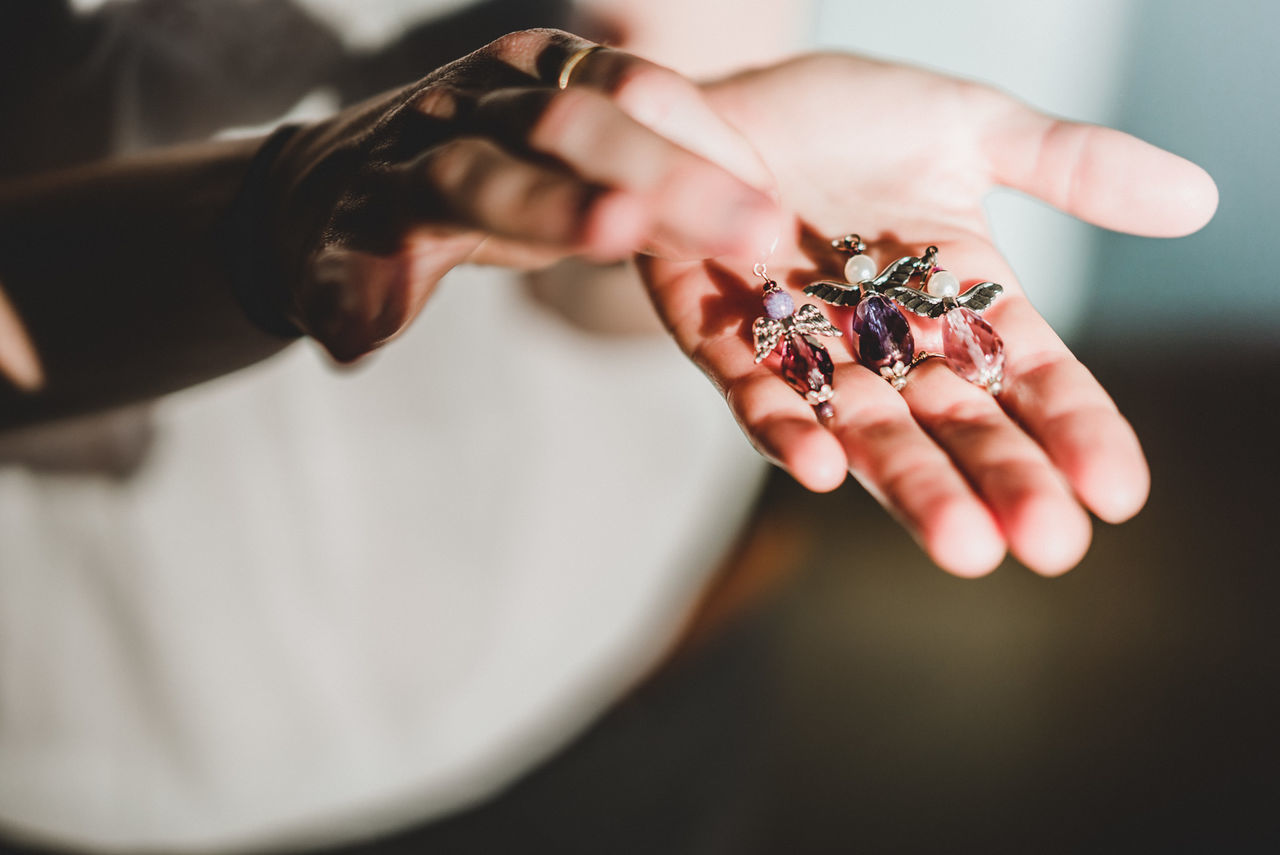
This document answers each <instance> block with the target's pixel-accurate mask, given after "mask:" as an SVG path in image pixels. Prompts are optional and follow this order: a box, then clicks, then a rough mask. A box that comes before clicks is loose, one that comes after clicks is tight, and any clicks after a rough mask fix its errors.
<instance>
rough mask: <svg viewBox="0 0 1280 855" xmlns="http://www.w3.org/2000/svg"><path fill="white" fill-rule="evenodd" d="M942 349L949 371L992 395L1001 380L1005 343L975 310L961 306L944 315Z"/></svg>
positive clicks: (999, 385)
mask: <svg viewBox="0 0 1280 855" xmlns="http://www.w3.org/2000/svg"><path fill="white" fill-rule="evenodd" d="M946 319H947V325H946V327H945V328H944V329H943V330H942V352H943V353H944V354H946V357H947V364H948V365H950V366H951V370H952V371H954V372H955V373H957V374H959V375H960V376H961V377H963V378H964V379H966V380H968V381H969V382H970V383H976V384H977V385H979V386H981V387H982V388H984V389H987V390H988V391H990V392H991V393H992V394H993V395H994V394H999V392H1000V388H1001V385H1002V384H1003V382H1004V342H1003V341H1001V340H1000V336H999V335H997V334H996V331H995V330H994V329H992V328H991V324H989V323H987V322H986V321H984V320H983V319H982V318H981V317H980V316H979V315H978V313H977V312H974V311H973V310H972V309H966V308H964V307H963V306H959V307H957V308H954V309H952V310H951V311H949V312H947V315H946Z"/></svg>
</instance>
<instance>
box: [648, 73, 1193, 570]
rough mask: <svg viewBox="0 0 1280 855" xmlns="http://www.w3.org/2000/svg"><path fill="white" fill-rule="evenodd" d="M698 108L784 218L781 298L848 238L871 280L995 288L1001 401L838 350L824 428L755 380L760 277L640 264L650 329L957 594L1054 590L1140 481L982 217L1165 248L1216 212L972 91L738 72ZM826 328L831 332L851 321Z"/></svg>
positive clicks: (789, 464)
mask: <svg viewBox="0 0 1280 855" xmlns="http://www.w3.org/2000/svg"><path fill="white" fill-rule="evenodd" d="M708 97H709V99H710V100H711V103H712V105H713V106H714V107H716V109H717V110H718V111H720V112H721V114H722V115H724V116H725V117H726V118H727V119H728V120H729V121H730V122H732V123H733V124H734V125H736V126H737V127H738V128H740V129H741V130H742V131H744V132H745V133H746V134H747V135H748V137H749V138H750V139H751V141H752V142H753V144H754V145H755V146H756V148H757V150H758V151H759V152H760V153H761V155H762V156H763V157H764V159H765V161H766V163H767V164H768V165H769V167H770V168H771V169H772V171H773V173H774V175H775V176H776V178H777V180H778V184H779V188H780V192H781V200H782V205H783V209H784V211H787V212H794V214H793V215H791V214H789V215H788V216H789V225H788V226H787V227H786V228H785V229H784V238H783V241H782V245H781V246H779V247H778V250H777V252H776V253H775V254H774V255H773V257H772V258H770V260H769V268H770V275H771V276H772V277H773V278H775V279H778V280H779V281H780V282H781V283H782V284H783V285H790V286H792V288H796V289H798V288H802V287H803V286H804V285H806V284H808V283H810V282H812V281H814V280H816V279H822V278H837V279H839V278H842V277H841V276H840V275H839V270H840V266H841V265H842V264H843V261H844V259H843V258H840V257H837V255H836V254H835V253H834V252H833V251H832V250H831V247H830V244H829V242H828V239H830V238H832V237H836V236H839V235H843V234H846V233H848V232H858V233H859V234H861V235H862V237H863V239H864V240H866V241H867V243H868V245H869V249H868V253H869V254H871V255H872V256H873V257H874V259H875V261H876V262H877V263H878V265H879V266H880V267H884V266H885V265H886V264H888V263H889V262H890V261H893V260H894V259H896V258H898V257H900V256H904V255H920V254H921V253H922V252H923V250H924V249H925V247H926V246H929V245H936V246H937V247H939V249H940V255H939V258H940V263H942V264H943V265H944V266H946V267H947V268H948V269H949V270H951V271H952V272H954V273H956V274H957V275H958V276H959V277H960V278H961V281H962V283H963V285H964V286H966V287H967V286H968V285H970V284H972V283H974V282H976V281H980V280H993V281H996V282H999V283H1001V284H1003V285H1004V286H1005V293H1004V295H1003V296H1002V297H1001V298H1000V299H999V300H998V301H997V302H996V303H995V305H994V306H993V307H992V308H990V309H989V310H987V311H986V313H985V314H984V317H985V318H986V319H987V320H988V321H989V322H990V323H991V324H992V326H994V327H995V329H996V330H997V331H998V332H999V333H1000V335H1001V336H1002V337H1003V339H1004V343H1005V354H1006V362H1005V375H1006V380H1005V384H1004V386H1005V388H1004V391H1003V392H1002V393H1001V394H1000V395H999V397H998V398H996V397H992V396H991V395H990V394H988V393H987V392H985V391H983V390H981V389H979V388H978V387H976V386H974V385H971V384H970V383H968V382H966V381H965V380H963V379H961V378H960V377H959V376H957V375H955V374H954V373H952V372H951V371H950V370H949V369H948V368H947V367H946V366H945V365H943V364H942V363H941V360H928V361H926V362H924V363H922V364H920V365H919V366H918V367H916V368H915V369H913V370H912V371H911V373H910V376H909V379H908V382H907V384H906V387H905V388H904V389H903V390H902V392H901V393H899V392H897V391H895V390H894V389H893V388H892V387H891V386H890V385H889V384H888V383H886V382H885V381H884V380H883V379H881V378H880V377H879V376H877V375H876V374H874V373H872V372H871V371H868V370H867V369H865V368H863V367H861V366H859V365H857V364H856V363H855V362H854V361H853V358H852V356H851V355H850V344H851V343H847V340H842V339H834V340H829V342H828V343H829V345H830V346H829V348H828V349H829V350H830V351H831V353H832V356H833V358H834V359H835V360H836V362H837V365H836V373H835V382H834V384H833V385H834V388H835V389H836V399H835V401H834V403H835V409H836V416H835V418H834V420H833V421H832V423H831V424H830V425H829V428H830V429H828V428H827V427H823V426H821V425H819V424H818V422H817V421H816V420H815V418H814V414H813V410H812V409H811V407H810V406H809V405H808V404H807V403H806V402H805V400H804V399H803V398H801V397H800V396H798V395H797V394H796V393H795V392H794V391H792V390H791V389H790V388H789V387H788V386H787V385H786V383H784V382H783V381H782V379H781V378H780V377H779V376H778V372H777V365H776V364H777V357H771V358H770V359H769V360H768V361H766V362H764V363H762V364H759V365H757V364H756V363H755V361H754V358H753V356H754V354H753V349H752V346H751V343H750V326H751V323H752V320H753V319H754V318H756V317H757V316H759V315H761V314H762V311H761V300H760V283H759V282H758V281H753V280H752V279H751V276H750V275H749V274H750V270H751V262H750V261H746V262H744V263H743V264H742V266H741V267H738V266H735V267H733V268H729V267H726V266H723V265H721V264H718V263H715V262H708V263H689V262H683V263H682V262H673V261H668V260H661V259H652V258H641V259H640V260H639V264H640V267H641V271H642V273H643V275H644V277H645V279H646V281H647V284H648V285H649V288H650V292H651V295H652V297H653V300H654V303H655V305H656V306H657V308H658V311H659V314H660V315H661V316H662V318H663V320H664V322H665V323H666V325H667V326H668V328H669V329H670V330H671V331H672V333H673V335H674V337H675V339H676V341H677V342H678V343H679V345H680V346H681V348H682V349H683V350H684V351H685V352H686V353H687V354H688V355H689V356H690V357H691V358H692V359H693V360H694V361H695V362H696V363H697V364H698V365H699V366H700V367H701V368H702V369H703V371H705V372H706V373H707V375H708V376H709V377H710V378H711V380H712V381H713V382H714V383H715V384H716V386H717V387H718V388H719V389H720V390H721V391H722V392H723V393H724V395H725V397H726V399H727V401H728V404H729V407H730V409H731V410H732V412H733V413H734V415H735V417H736V418H737V419H738V421H739V423H740V424H741V426H742V428H743V430H744V431H745V432H746V434H747V436H748V437H749V438H750V439H751V441H752V442H753V443H754V444H755V446H756V447H757V448H758V449H759V450H760V451H761V453H762V454H764V455H765V456H766V457H768V458H769V459H771V460H773V461H774V462H775V463H777V464H778V465H780V466H782V467H783V468H784V469H786V470H787V471H789V472H790V473H791V474H792V475H793V476H794V477H795V478H796V479H797V480H798V481H799V482H800V483H801V484H803V485H804V486H806V487H808V488H810V489H812V490H820V491H821V490H830V489H833V488H835V487H836V486H838V485H839V484H840V483H841V482H842V481H843V480H844V477H845V474H846V471H847V472H850V473H852V474H853V475H854V477H855V478H857V480H858V481H860V482H861V483H862V484H863V486H865V487H866V488H867V489H868V491H870V492H871V493H872V494H873V495H874V496H875V497H876V498H877V499H878V500H879V501H880V502H881V503H882V504H883V505H884V506H885V507H886V508H887V509H888V510H889V511H890V512H891V513H892V514H894V516H896V517H897V518H898V519H899V520H900V521H901V522H902V524H903V525H904V526H906V528H907V529H908V530H909V531H911V532H912V533H913V535H914V536H915V537H916V538H917V540H918V541H919V542H920V543H921V545H922V546H923V548H924V549H925V550H926V551H927V552H928V554H929V555H930V557H932V558H933V560H934V561H936V562H937V563H938V564H939V565H941V566H942V567H943V568H945V569H947V570H949V571H951V572H953V573H956V574H958V575H963V576H970V575H978V574H981V573H984V572H986V571H989V570H991V569H992V568H994V567H995V566H996V565H997V564H998V563H999V562H1000V560H1001V559H1002V558H1003V556H1004V554H1005V551H1006V549H1008V550H1010V551H1012V553H1013V554H1014V555H1015V556H1016V557H1017V558H1018V559H1019V560H1020V561H1022V562H1023V563H1024V564H1026V565H1027V566H1028V567H1030V568H1032V569H1033V570H1036V571H1038V572H1041V573H1044V574H1055V573H1059V572H1062V571H1065V570H1067V569H1069V568H1070V567H1072V566H1074V565H1075V564H1076V563H1077V562H1078V561H1079V560H1080V558H1081V557H1082V556H1083V554H1084V552H1085V550H1086V549H1087V547H1088V544H1089V540H1090V521H1089V517H1088V514H1087V513H1086V512H1085V509H1086V508H1087V509H1088V510H1091V511H1093V512H1094V513H1095V514H1097V515H1098V516H1099V517H1100V518H1102V519H1103V520H1106V521H1108V522H1119V521H1122V520H1124V519H1127V518H1128V517H1130V516H1132V515H1133V514H1135V513H1136V512H1137V511H1138V510H1139V509H1140V508H1141V506H1142V505H1143V503H1144V502H1145V500H1146V496H1147V492H1148V487H1149V480H1150V478H1149V473H1148V470H1147V467H1146V462H1145V460H1144V458H1143V455H1142V451H1141V448H1140V447H1139V444H1138V441H1137V438H1136V437H1135V436H1134V434H1133V431H1132V429H1131V428H1130V427H1129V425H1128V423H1127V422H1126V421H1125V420H1124V419H1123V417H1122V416H1121V415H1120V414H1119V412H1118V411H1117V409H1116V407H1115V405H1114V404H1113V403H1112V401H1111V399H1110V398H1109V396H1108V395H1107V394H1106V392H1105V391H1104V390H1103V389H1102V387H1101V386H1100V385H1099V384H1098V383H1097V381H1096V380H1095V379H1094V378H1093V377H1092V375H1091V374H1090V373H1089V372H1088V371H1087V370H1086V369H1085V368H1084V366H1083V365H1081V364H1080V362H1078V361H1077V360H1076V358H1075V357H1074V356H1073V355H1072V354H1071V352H1070V351H1069V350H1068V349H1067V347H1066V346H1065V345H1064V344H1063V343H1062V341H1061V340H1060V339H1059V338H1058V337H1057V336H1056V335H1055V334H1054V332H1053V330H1052V329H1050V327H1049V326H1048V325H1047V324H1046V323H1045V321H1044V320H1043V318H1041V317H1040V315H1039V314H1038V313H1037V312H1036V311H1035V309H1034V308H1033V307H1032V306H1031V304H1030V303H1029V302H1028V301H1027V299H1026V297H1025V296H1024V295H1023V293H1022V290H1021V288H1020V287H1019V286H1018V283H1017V281H1016V279H1015V277H1014V276H1013V274H1012V272H1011V271H1010V269H1009V266H1008V264H1007V262H1006V261H1005V260H1004V259H1003V258H1002V257H1001V256H1000V253H999V252H998V251H997V250H996V248H995V246H994V245H993V243H992V240H991V236H990V234H989V232H988V229H987V223H986V220H985V216H984V214H983V210H982V199H983V196H984V195H985V194H986V193H987V192H988V191H989V190H991V189H992V188H994V187H996V186H1001V185H1002V186H1007V187H1013V188H1015V189H1018V190H1022V191H1025V192H1027V193H1029V194H1031V195H1033V196H1037V197H1039V198H1041V199H1043V200H1045V201H1046V202H1049V203H1050V204H1053V205H1055V206H1056V207H1058V208H1061V209H1062V210H1064V211H1067V212H1068V213H1071V214H1073V215H1075V216H1077V217H1079V218H1081V219H1083V220H1087V221H1089V222H1091V223H1094V224H1096V225H1099V226H1103V227H1106V228H1110V229H1115V230H1117V231H1124V232H1131V233H1134V234H1141V235H1149V236H1177V235H1183V234H1187V233H1190V232H1192V231H1195V230H1196V229H1198V228H1200V227H1201V226H1202V225H1204V223H1206V222H1207V221H1208V220H1209V218H1210V217H1211V216H1212V214H1213V211H1214V209H1215V207H1216V204H1217V191H1216V189H1215V187H1214V185H1213V182H1212V180H1211V179H1210V178H1209V177H1208V176H1207V175H1206V174H1205V173H1204V172H1203V171H1202V170H1201V169H1200V168H1199V167H1197V166H1195V165H1193V164H1191V163H1189V162H1187V161H1185V160H1182V159H1181V158H1178V157H1176V156H1174V155H1172V154H1169V153H1167V152H1164V151H1161V150H1160V149H1157V148H1154V147H1153V146H1150V145H1148V144H1146V143H1144V142H1141V141H1139V140H1136V139H1134V138H1133V137H1130V136H1128V135H1126V134H1123V133H1120V132H1118V131H1113V130H1108V129H1105V128H1099V127H1095V126H1089V125H1079V124H1073V123H1070V122H1064V121H1059V120H1055V119H1051V118H1049V117H1046V116H1044V115H1041V114H1039V113H1036V112H1034V111H1033V110H1031V109H1029V108H1028V107H1026V106H1025V105H1023V104H1021V103H1019V102H1017V101H1015V100H1014V99H1012V98H1010V97H1008V96H1005V95H1003V94H1000V93H998V92H995V91H993V90H991V89H988V88H986V87H983V86H979V85H976V84H972V83H966V82H961V81H957V80H951V79H948V78H945V77H940V76H938V75H935V74H931V73H928V72H924V71H919V70H915V69H909V68H904V67H900V66H895V65H889V64H883V63H879V62H873V61H869V60H865V59H861V58H857V57H853V56H846V55H815V56H809V57H804V58H800V59H798V60H794V61H791V62H789V63H786V64H783V65H780V66H776V67H773V68H769V69H765V70H761V71H757V72H751V73H747V74H744V75H741V76H738V77H735V78H731V79H729V80H726V81H723V82H720V83H718V84H715V85H714V86H711V87H710V88H709V89H708ZM757 260H758V259H757ZM788 270H790V271H791V274H790V275H789V276H786V277H784V276H783V275H782V273H783V272H784V271H788ZM833 274H834V276H833ZM792 293H793V294H794V293H795V291H793V292H792ZM796 296H797V305H799V304H800V303H801V302H802V301H801V300H800V299H799V295H798V294H797V295H796ZM822 308H823V309H824V310H829V311H828V314H829V315H830V316H831V317H832V318H833V320H836V319H837V318H838V316H839V315H840V312H841V311H847V310H833V309H831V307H828V306H823V307H822ZM838 325H839V324H838ZM912 325H913V332H914V334H915V340H916V348H917V351H921V350H927V351H935V352H936V351H940V350H941V349H942V348H941V346H940V342H941V332H940V322H938V321H923V322H921V321H920V320H919V319H917V318H914V317H913V318H912ZM846 329H847V326H846Z"/></svg>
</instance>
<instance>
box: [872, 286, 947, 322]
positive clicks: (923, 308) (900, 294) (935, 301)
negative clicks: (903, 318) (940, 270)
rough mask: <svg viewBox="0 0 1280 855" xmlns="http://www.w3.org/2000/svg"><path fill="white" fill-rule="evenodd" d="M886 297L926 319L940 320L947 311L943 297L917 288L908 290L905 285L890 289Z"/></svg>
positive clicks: (886, 291)
mask: <svg viewBox="0 0 1280 855" xmlns="http://www.w3.org/2000/svg"><path fill="white" fill-rule="evenodd" d="M884 295H885V296H886V297H888V298H889V299H891V300H893V301H894V302H896V303H897V304H898V305H899V306H901V307H902V308H904V309H908V310H910V311H912V312H915V313H916V314H917V315H921V316H923V317H926V318H940V317H942V316H943V315H944V314H945V313H946V311H947V306H946V303H945V302H944V301H943V299H942V298H941V297H935V296H933V295H932V294H928V293H925V292H924V291H920V290H918V289H916V288H908V287H906V286H905V285H904V286H899V287H897V288H888V289H886V290H885V291H884Z"/></svg>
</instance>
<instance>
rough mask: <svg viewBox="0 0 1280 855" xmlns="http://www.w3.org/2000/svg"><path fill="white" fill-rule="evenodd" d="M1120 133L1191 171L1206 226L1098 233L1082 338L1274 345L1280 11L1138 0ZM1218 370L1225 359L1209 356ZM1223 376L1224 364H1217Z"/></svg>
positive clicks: (1279, 316) (1278, 313)
mask: <svg viewBox="0 0 1280 855" xmlns="http://www.w3.org/2000/svg"><path fill="white" fill-rule="evenodd" d="M1138 9H1139V18H1138V20H1140V21H1141V27H1140V28H1138V29H1136V30H1135V31H1134V33H1133V43H1132V50H1131V52H1130V53H1129V56H1128V64H1127V67H1126V69H1125V72H1124V74H1123V77H1122V81H1121V84H1120V90H1119V93H1120V98H1119V102H1118V110H1117V116H1116V121H1117V123H1118V124H1119V126H1120V127H1121V128H1123V129H1124V130H1127V131H1129V132H1131V133H1134V134H1137V135H1139V136H1143V137H1146V138H1147V139H1150V140H1152V141H1154V142H1156V143H1159V144H1160V145H1163V146H1165V147H1167V148H1171V149H1173V150H1174V151H1176V152H1178V153H1179V154H1182V155H1184V156H1186V157H1189V158H1191V159H1192V160H1195V161H1197V162H1198V163H1200V164H1202V165H1203V166H1204V167H1205V168H1206V169H1208V170H1209V173H1210V174H1211V175H1213V177H1214V179H1215V180H1216V181H1217V183H1218V189H1219V191H1220V193H1221V202H1220V205H1219V208H1218V215H1217V216H1216V217H1215V218H1214V220H1213V222H1212V223H1210V224H1209V225H1208V226H1207V227H1206V228H1205V229H1204V230H1203V231H1201V232H1200V233H1199V234H1196V235H1194V236H1192V237H1190V238H1185V239H1182V240H1177V241H1151V240H1138V239H1135V238H1129V237H1124V236H1120V235H1113V234H1102V235H1100V236H1099V238H1098V240H1097V254H1096V256H1095V259H1096V261H1095V275H1096V278H1097V281H1098V284H1099V288H1098V289H1097V290H1096V291H1095V293H1094V297H1093V300H1092V302H1091V304H1090V306H1089V313H1088V315H1087V319H1088V321H1089V326H1090V327H1091V329H1090V330H1089V336H1090V339H1091V340H1092V339H1093V338H1094V337H1095V336H1096V337H1097V338H1098V339H1100V340H1102V341H1103V342H1106V343H1109V344H1112V345H1118V344H1121V343H1122V342H1123V340H1124V339H1126V338H1128V339H1131V340H1136V341H1139V342H1147V343H1150V342H1152V341H1153V340H1155V341H1166V342H1170V343H1172V342H1179V343H1188V342H1192V341H1197V342H1198V341H1202V340H1203V341H1206V342H1207V343H1219V342H1222V341H1223V337H1224V336H1225V335H1231V334H1233V333H1235V332H1236V331H1241V332H1244V333H1245V334H1246V335H1247V336H1248V337H1249V338H1250V340H1251V341H1252V342H1253V343H1254V344H1256V345H1261V346H1263V347H1269V348H1274V347H1275V346H1276V345H1280V332H1278V331H1280V266H1278V265H1280V262H1278V260H1277V259H1276V258H1275V257H1274V253H1275V251H1276V244H1277V232H1278V231H1280V222H1278V221H1277V214H1278V213H1280V206H1277V202H1276V200H1277V199H1278V198H1280V3H1275V2H1264V0H1218V2H1215V3H1212V4H1208V3H1196V2H1190V0H1177V1H1176V2H1169V0H1141V2H1140V3H1139V6H1138ZM1211 352H1212V353H1214V354H1215V355H1221V357H1222V358H1224V359H1229V358H1230V354H1229V353H1226V352H1222V351H1218V350H1214V351H1211ZM1224 368H1227V369H1229V364H1224Z"/></svg>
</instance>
